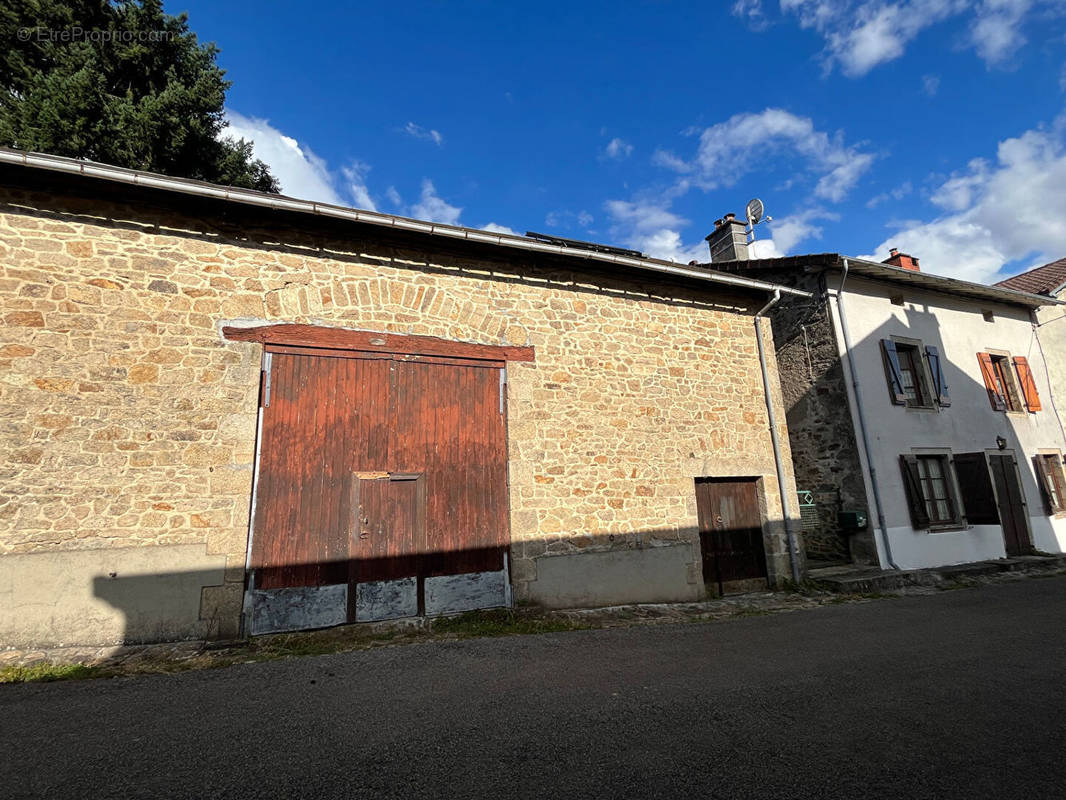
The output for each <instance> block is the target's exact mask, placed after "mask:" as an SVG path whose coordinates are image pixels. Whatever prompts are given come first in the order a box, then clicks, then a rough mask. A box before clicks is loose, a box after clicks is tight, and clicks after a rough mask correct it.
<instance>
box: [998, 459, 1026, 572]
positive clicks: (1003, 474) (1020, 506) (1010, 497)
mask: <svg viewBox="0 0 1066 800" xmlns="http://www.w3.org/2000/svg"><path fill="white" fill-rule="evenodd" d="M988 466H989V469H990V470H991V472H992V482H993V483H994V484H995V487H996V501H997V503H998V505H999V519H1000V524H1002V526H1003V545H1004V548H1005V549H1006V551H1007V555H1008V556H1020V555H1025V554H1026V553H1030V552H1032V549H1033V546H1032V544H1031V543H1030V541H1029V528H1028V526H1027V525H1026V524H1025V518H1026V503H1025V495H1024V494H1023V493H1022V487H1021V483H1020V481H1019V479H1018V462H1017V461H1016V460H1015V458H1014V456H1013V455H990V456H989V457H988Z"/></svg>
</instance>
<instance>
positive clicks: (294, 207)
mask: <svg viewBox="0 0 1066 800" xmlns="http://www.w3.org/2000/svg"><path fill="white" fill-rule="evenodd" d="M0 164H13V165H16V166H21V167H29V168H32V169H42V170H51V171H53V172H62V173H66V174H68V175H81V176H84V177H89V178H99V179H101V180H107V181H113V182H115V183H124V184H128V185H132V186H141V187H146V188H150V189H161V190H163V191H169V192H180V193H182V194H187V195H194V196H196V197H204V198H210V199H212V200H223V201H226V202H231V203H241V204H244V205H249V206H257V207H259V208H267V209H271V210H274V211H293V212H296V213H301V214H312V215H316V216H320V217H330V218H333V219H342V220H348V221H349V222H360V223H364V224H368V225H377V226H379V227H383V228H391V229H393V230H399V231H409V232H413V233H423V234H427V235H429V236H439V237H446V238H448V239H452V240H462V241H467V242H473V243H477V244H486V245H495V246H498V247H508V248H512V249H518V250H525V251H529V252H534V253H544V254H548V255H556V256H562V257H564V258H574V259H580V260H585V261H597V262H603V263H607V264H618V265H621V266H626V267H634V268H636V269H640V270H645V271H649V272H658V273H661V274H664V275H673V276H676V277H681V278H690V279H694V280H699V281H704V282H708V283H718V284H723V285H726V286H736V287H740V288H744V289H754V290H757V291H763V292H775V291H780V292H781V293H782V294H788V295H795V296H797V297H811V293H810V292H805V291H802V290H800V289H792V288H789V287H786V286H778V285H776V284H773V283H766V282H764V281H759V280H753V279H750V278H741V277H739V276H737V275H727V274H724V273H721V272H715V271H701V270H694V269H688V268H686V267H681V266H678V265H676V264H673V263H671V262H669V261H661V260H659V259H648V258H634V257H632V256H624V255H618V254H614V253H602V252H597V251H595V250H583V249H580V248H576V247H562V246H560V245H554V244H548V243H545V242H538V241H536V240H533V239H527V238H526V237H524V236H518V235H511V234H506V233H493V232H490V231H482V230H477V229H475V228H462V227H459V226H457V225H442V224H440V223H437V222H425V221H423V220H417V219H411V218H409V217H398V216H394V215H392V214H381V213H379V212H377V211H362V210H360V209H357V208H346V207H344V206H335V205H331V204H329V203H316V202H313V201H310V200H297V199H296V198H293V197H286V196H284V195H275V194H267V193H266V192H256V191H253V190H251V189H239V188H236V187H232V186H220V185H218V184H214V183H207V182H205V181H195V180H190V179H188V178H173V177H170V176H168V175H159V174H157V173H154V172H142V171H140V170H134V169H127V168H126V167H114V166H111V165H109V164H99V163H97V162H95V161H83V160H80V159H75V158H66V157H64V156H51V155H47V154H43V153H28V152H23V151H21V150H12V149H10V148H4V147H0Z"/></svg>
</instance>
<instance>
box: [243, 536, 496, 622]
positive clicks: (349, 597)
mask: <svg viewBox="0 0 1066 800" xmlns="http://www.w3.org/2000/svg"><path fill="white" fill-rule="evenodd" d="M508 572H509V570H508V568H507V559H506V556H505V557H504V568H503V569H502V570H497V571H494V572H468V573H465V574H461V575H434V576H430V577H427V578H423V579H422V580H421V583H422V606H423V609H424V611H423V613H422V614H421V615H420V614H419V579H418V578H413V577H412V578H400V579H398V580H391V581H371V582H368V583H355V584H347V583H339V584H333V585H331V586H304V587H296V588H285V589H251V590H250V591H248V592H247V594H246V596H245V609H244V610H245V617H246V620H247V632H248V634H250V635H251V636H259V635H262V634H267V633H284V632H287V631H302V630H312V629H315V628H330V627H334V626H336V625H344V624H345V623H347V622H348V621H349V620H350V619H351V618H352V615H351V609H350V607H349V605H350V603H351V602H352V601H354V605H355V608H354V619H355V621H356V622H357V623H358V622H381V621H383V620H390V619H404V618H409V617H418V616H425V617H438V616H443V615H447V614H460V613H463V612H465V611H479V610H483V609H489V608H510V607H511V606H512V605H513V598H512V594H511V584H510V581H509V578H508Z"/></svg>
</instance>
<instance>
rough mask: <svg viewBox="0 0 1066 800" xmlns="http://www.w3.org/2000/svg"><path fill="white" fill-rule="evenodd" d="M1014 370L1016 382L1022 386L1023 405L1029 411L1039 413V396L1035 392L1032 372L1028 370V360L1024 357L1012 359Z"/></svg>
mask: <svg viewBox="0 0 1066 800" xmlns="http://www.w3.org/2000/svg"><path fill="white" fill-rule="evenodd" d="M1014 368H1015V369H1016V370H1018V382H1019V383H1021V385H1022V393H1023V394H1024V395H1025V405H1026V407H1027V408H1028V409H1029V410H1030V411H1039V410H1040V409H1041V408H1042V406H1041V405H1040V395H1039V393H1037V391H1036V379H1035V378H1033V371H1032V370H1031V369H1029V360H1028V359H1027V358H1026V357H1025V356H1015V357H1014Z"/></svg>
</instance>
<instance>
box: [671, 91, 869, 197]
mask: <svg viewBox="0 0 1066 800" xmlns="http://www.w3.org/2000/svg"><path fill="white" fill-rule="evenodd" d="M782 153H783V154H786V155H789V156H799V157H800V158H801V159H802V160H803V161H804V162H805V165H806V167H807V168H808V169H809V170H811V171H813V172H814V173H815V174H818V175H819V176H820V177H819V179H818V182H817V185H816V186H815V189H814V193H815V195H816V196H817V197H822V198H825V199H827V200H832V201H833V202H839V201H840V200H842V199H844V197H845V195H847V193H848V192H849V191H850V190H851V189H852V188H853V187H854V186H855V184H856V183H858V181H859V179H860V178H861V177H862V176H863V174H864V173H865V172H866V171H867V170H869V168H870V167H871V166H872V164H873V162H874V155H873V154H871V153H865V152H863V151H861V150H860V149H859V148H858V147H857V146H855V145H847V144H845V143H844V139H843V135H842V134H841V133H837V134H835V135H833V136H830V135H829V134H828V133H826V132H824V131H819V130H816V129H815V127H814V123H813V122H812V121H811V119H810V118H809V117H799V116H797V115H795V114H792V113H791V112H789V111H785V110H784V109H780V108H768V109H766V110H765V111H761V112H759V113H758V114H752V113H743V114H734V115H733V116H732V117H730V118H729V119H728V120H726V121H725V122H720V123H718V124H717V125H712V126H711V127H709V128H706V129H704V130H703V132H702V133H701V134H700V143H699V148H698V150H697V153H696V156H695V158H693V159H692V160H691V161H686V160H685V159H683V158H680V157H678V156H676V155H674V154H673V153H668V152H665V151H659V152H657V153H656V154H655V157H654V161H655V163H656V164H658V165H659V166H664V167H668V168H670V169H673V170H675V171H677V172H681V173H684V174H689V175H691V176H692V179H693V180H694V181H695V183H696V184H697V185H698V186H700V188H702V189H704V190H710V189H716V188H718V187H721V186H732V185H734V184H735V183H737V181H738V180H739V179H740V178H741V176H743V175H744V174H745V173H747V172H750V171H752V170H754V169H755V168H757V167H758V166H759V165H760V164H765V163H767V162H768V160H769V159H770V158H771V157H773V156H776V155H780V154H782Z"/></svg>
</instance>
